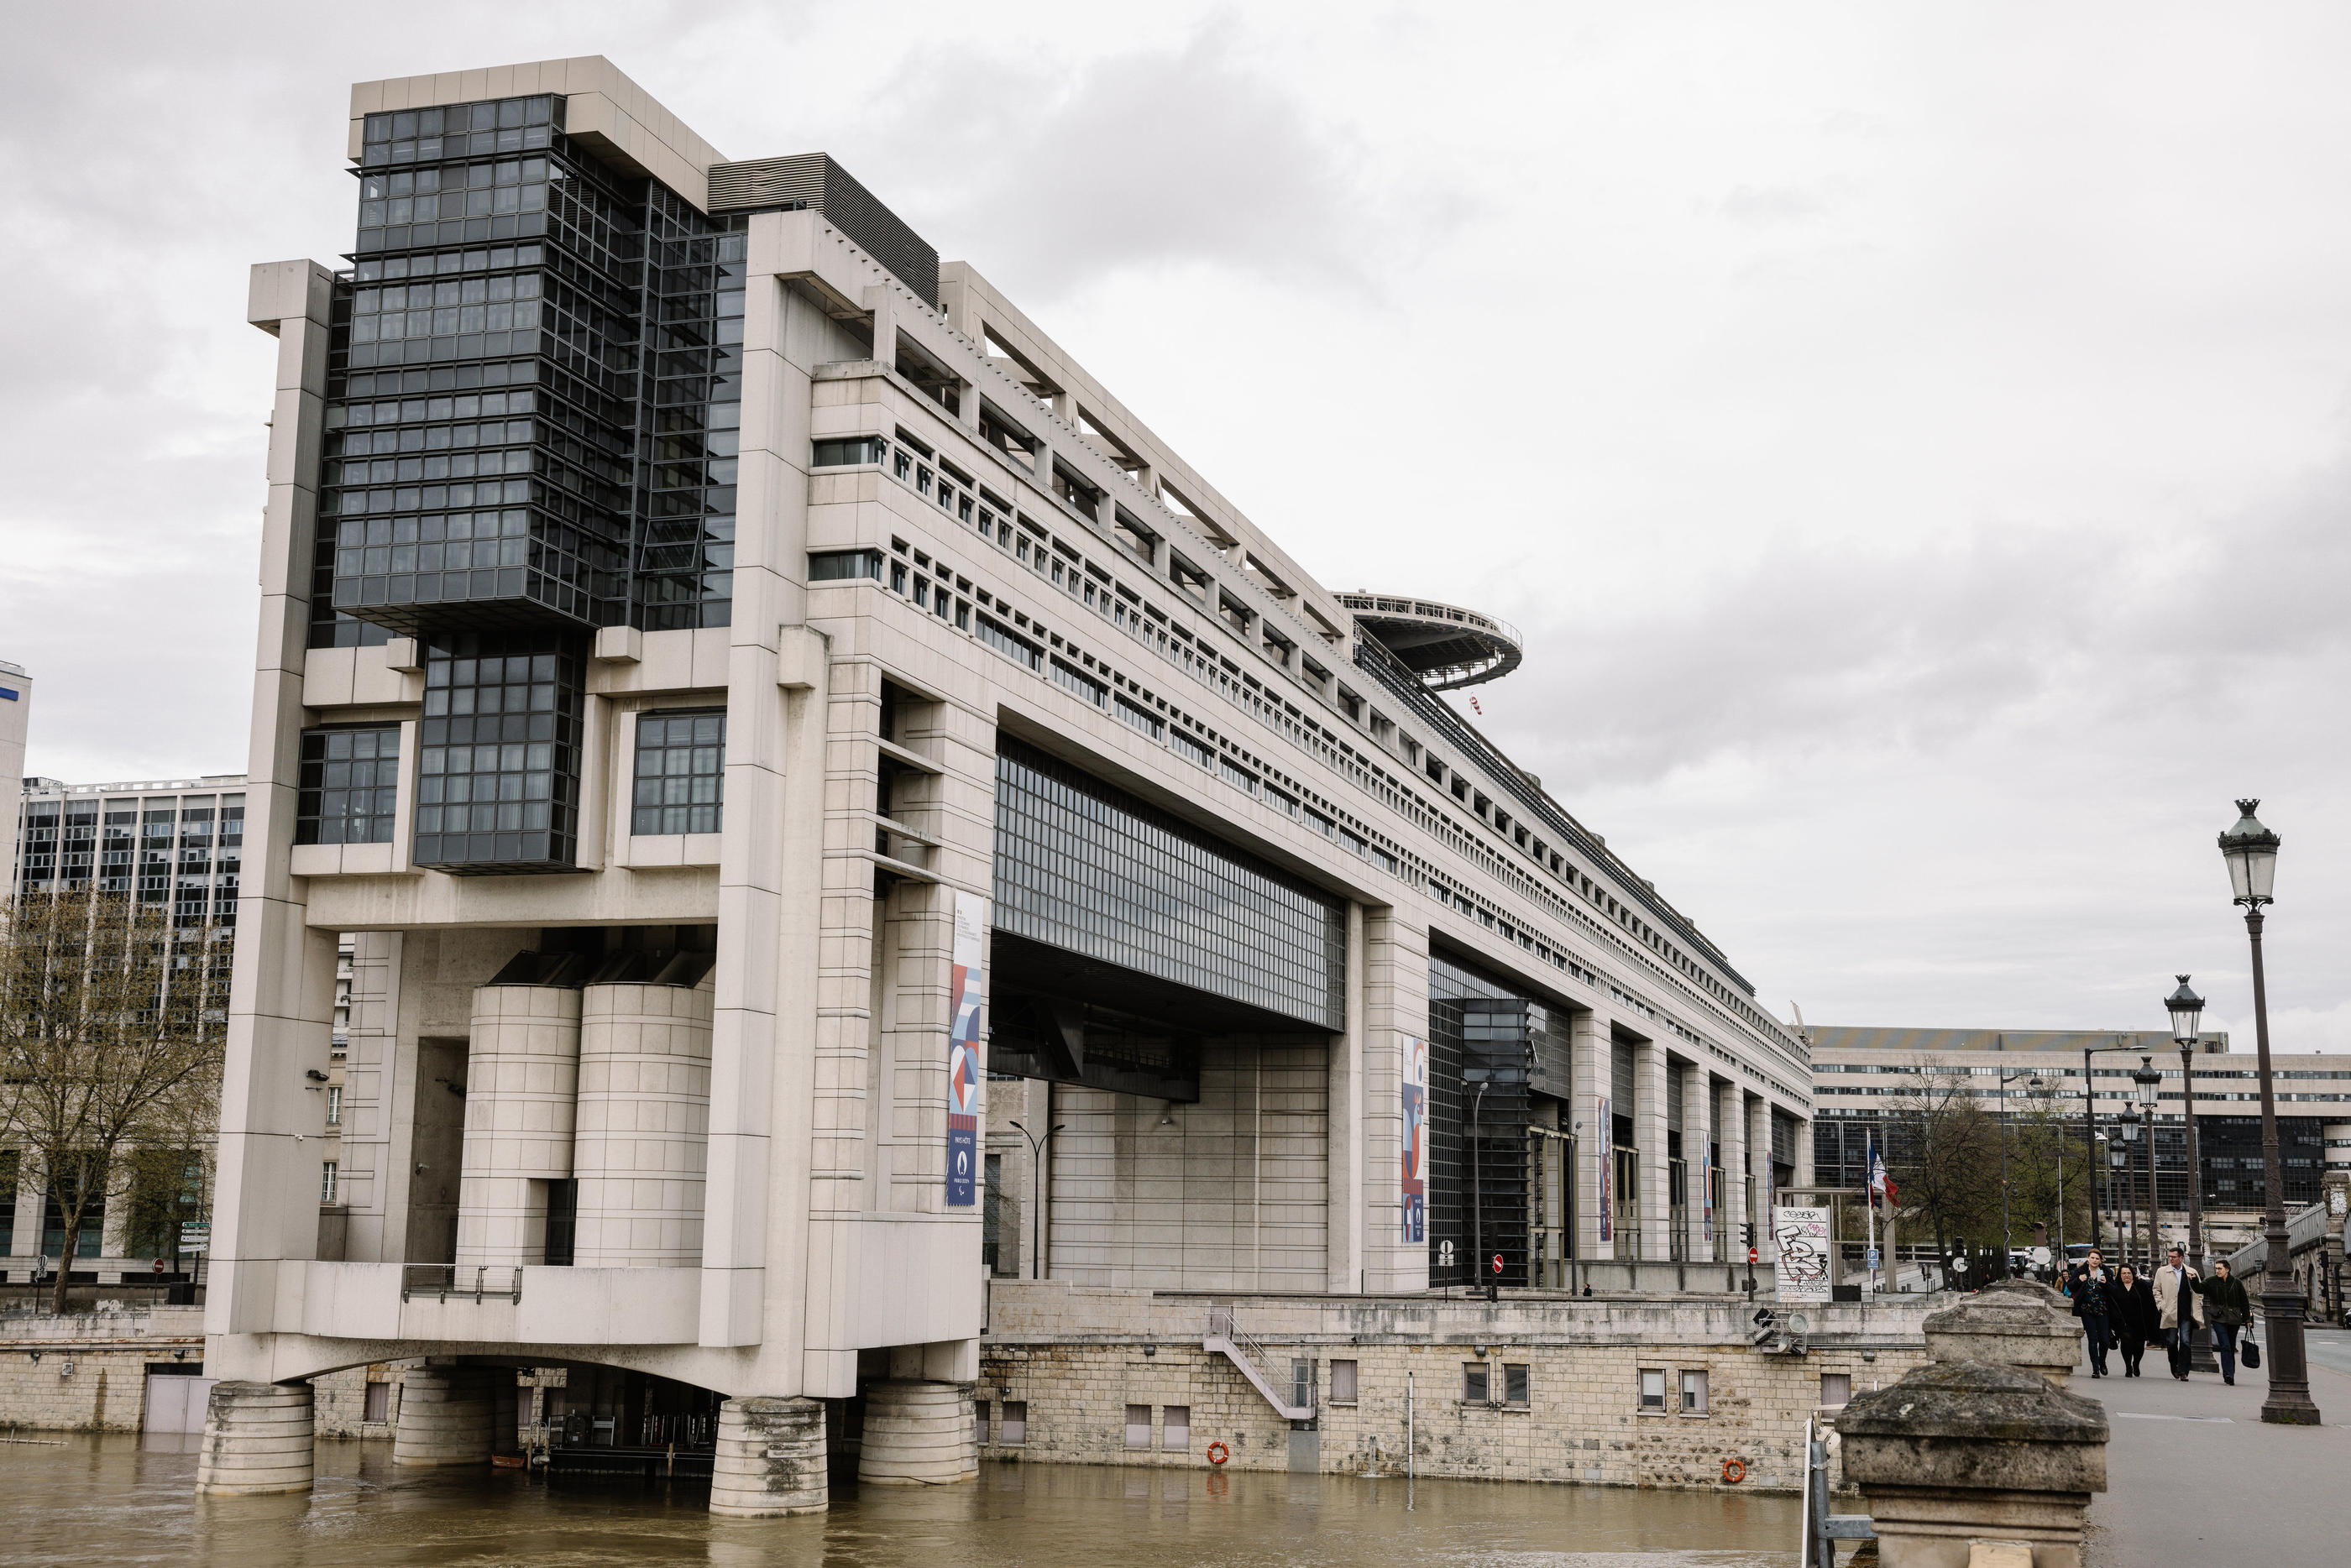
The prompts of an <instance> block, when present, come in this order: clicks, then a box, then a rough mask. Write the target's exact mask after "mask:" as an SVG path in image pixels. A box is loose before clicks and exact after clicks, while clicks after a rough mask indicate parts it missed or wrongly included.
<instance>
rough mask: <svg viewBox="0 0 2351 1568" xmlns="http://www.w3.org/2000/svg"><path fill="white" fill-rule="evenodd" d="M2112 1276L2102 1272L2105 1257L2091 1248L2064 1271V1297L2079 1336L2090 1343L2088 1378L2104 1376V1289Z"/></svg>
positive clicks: (2105, 1327)
mask: <svg viewBox="0 0 2351 1568" xmlns="http://www.w3.org/2000/svg"><path fill="white" fill-rule="evenodd" d="M2111 1282H2112V1277H2111V1276H2110V1275H2108V1274H2107V1272H2106V1259H2105V1253H2103V1252H2101V1251H2098V1249H2096V1248H2095V1247H2093V1248H2091V1249H2090V1255H2089V1256H2088V1257H2086V1258H2084V1259H2083V1260H2082V1261H2081V1262H2079V1263H2076V1264H2074V1266H2073V1267H2072V1268H2069V1269H2068V1270H2066V1271H2065V1294H2066V1295H2067V1296H2068V1297H2069V1298H2071V1300H2072V1302H2073V1305H2074V1316H2075V1317H2077V1318H2079V1319H2081V1320H2082V1335H2083V1337H2084V1338H2085V1339H2087V1340H2088V1341H2089V1343H2090V1376H2093V1377H2104V1376H2105V1375H2106V1335H2107V1332H2108V1330H2109V1329H2110V1328H2111V1326H2112V1324H2111V1322H2110V1320H2109V1319H2108V1316H2107V1313H2106V1286H2107V1285H2108V1284H2109V1283H2111Z"/></svg>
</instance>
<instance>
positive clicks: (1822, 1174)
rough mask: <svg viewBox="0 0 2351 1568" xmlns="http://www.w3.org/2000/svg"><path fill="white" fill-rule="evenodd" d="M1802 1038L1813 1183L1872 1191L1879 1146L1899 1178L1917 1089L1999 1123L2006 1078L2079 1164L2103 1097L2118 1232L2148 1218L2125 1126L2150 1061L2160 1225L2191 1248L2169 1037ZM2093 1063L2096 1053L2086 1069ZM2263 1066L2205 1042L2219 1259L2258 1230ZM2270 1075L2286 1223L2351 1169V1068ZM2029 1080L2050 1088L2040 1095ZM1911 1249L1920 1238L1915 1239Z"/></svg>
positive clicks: (1912, 1033) (2174, 1054) (2204, 1104)
mask: <svg viewBox="0 0 2351 1568" xmlns="http://www.w3.org/2000/svg"><path fill="white" fill-rule="evenodd" d="M1805 1033H1806V1035H1807V1036H1808V1037H1809V1039H1810V1040H1811V1043H1812V1054H1813V1105H1814V1106H1815V1109H1814V1111H1813V1117H1814V1120H1813V1158H1814V1175H1813V1179H1814V1180H1816V1181H1818V1182H1820V1183H1822V1184H1823V1185H1834V1186H1842V1187H1851V1188H1858V1187H1860V1186H1861V1185H1862V1184H1863V1183H1864V1182H1865V1180H1866V1179H1867V1167H1866V1165H1865V1149H1867V1148H1869V1147H1878V1148H1887V1147H1891V1148H1893V1149H1894V1150H1895V1151H1896V1152H1895V1154H1894V1155H1893V1156H1891V1157H1889V1164H1891V1165H1893V1166H1894V1168H1896V1171H1897V1172H1898V1171H1899V1170H1900V1168H1901V1159H1902V1158H1903V1155H1904V1153H1905V1151H1906V1145H1905V1139H1906V1137H1907V1136H1908V1135H1907V1131H1906V1130H1905V1128H1904V1127H1902V1125H1901V1124H1902V1122H1903V1120H1904V1113H1905V1110H1906V1108H1908V1107H1915V1106H1916V1105H1917V1103H1918V1101H1919V1098H1920V1095H1921V1085H1926V1084H1929V1083H1931V1084H1933V1085H1937V1087H1936V1089H1935V1091H1934V1092H1935V1093H1936V1094H1938V1095H1942V1094H1958V1095H1965V1096H1972V1097H1974V1098H1975V1099H1976V1100H1977V1102H1978V1103H1979V1104H1980V1105H1981V1106H1982V1107H1983V1108H1984V1110H1985V1111H1986V1112H1988V1113H1990V1114H1991V1115H1993V1116H1997V1115H1998V1114H1999V1111H2000V1106H2001V1085H2000V1079H2001V1075H2012V1076H2013V1077H2014V1080H2015V1081H2013V1082H2011V1084H2009V1085H2008V1088H2007V1105H2008V1109H2009V1112H2010V1114H2011V1116H2016V1117H2023V1116H2039V1115H2043V1114H2046V1115H2049V1116H2057V1117H2062V1118H2063V1120H2062V1126H2063V1127H2065V1128H2066V1129H2068V1131H2069V1132H2070V1134H2071V1136H2072V1137H2073V1138H2074V1144H2075V1147H2076V1148H2077V1150H2078V1148H2079V1147H2080V1140H2082V1139H2084V1138H2085V1137H2091V1136H2093V1135H2092V1133H2091V1132H2089V1131H2086V1130H2085V1127H2084V1122H2083V1109H2084V1106H2083V1099H2082V1095H2083V1090H2084V1087H2085V1085H2087V1087H2088V1088H2089V1089H2090V1090H2091V1091H2092V1093H2093V1094H2094V1095H2095V1102H2094V1104H2095V1132H2096V1133H2098V1134H2104V1135H2105V1137H2106V1138H2107V1140H2108V1141H2107V1143H2106V1144H2105V1145H2104V1146H2101V1147H2103V1148H2105V1150H2107V1151H2111V1150H2113V1149H2115V1148H2117V1147H2119V1148H2121V1149H2123V1150H2124V1152H2125V1156H2126V1158H2125V1162H2124V1163H2123V1164H2122V1165H2121V1166H2120V1167H2118V1168H2117V1167H2116V1166H2114V1165H2113V1164H2112V1162H2111V1159H2108V1160H2107V1161H2106V1162H2105V1165H2104V1166H2103V1168H2100V1169H2099V1171H2098V1174H2097V1188H2096V1194H2097V1201H2098V1205H2099V1208H2100V1210H2101V1212H2102V1213H2104V1214H2105V1215H2106V1216H2107V1221H2106V1222H2107V1223H2108V1224H2109V1225H2111V1224H2112V1223H2113V1220H2114V1217H2115V1216H2116V1215H2117V1214H2119V1215H2121V1216H2123V1217H2124V1219H2125V1220H2126V1222H2127V1220H2128V1217H2129V1216H2130V1215H2131V1214H2132V1213H2134V1212H2137V1213H2142V1214H2143V1213H2144V1211H2145V1210H2146V1207H2147V1168H2146V1161H2145V1153H2144V1151H2145V1148H2146V1147H2147V1146H2146V1144H2145V1143H2144V1142H2143V1141H2141V1142H2130V1141H2127V1140H2126V1137H2125V1136H2124V1133H2123V1127H2124V1124H2125V1123H2126V1122H2127V1123H2131V1124H2136V1123H2137V1122H2138V1120H2139V1100H2138V1097H2137V1085H2136V1084H2135V1083H2134V1082H2133V1080H2132V1075H2133V1074H2135V1073H2137V1072H2139V1071H2140V1070H2141V1061H2142V1058H2145V1059H2147V1063H2148V1064H2149V1065H2151V1066H2152V1067H2153V1069H2154V1070H2155V1071H2156V1072H2158V1073H2160V1074H2161V1075H2163V1082H2162V1084H2161V1085H2160V1086H2159V1088H2158V1091H2157V1099H2156V1107H2157V1108H2156V1114H2155V1192H2156V1201H2157V1207H2158V1215H2157V1222H2158V1225H2159V1226H2160V1227H2161V1228H2162V1230H2163V1231H2164V1233H2165V1234H2166V1235H2167V1236H2168V1237H2175V1238H2176V1237H2183V1236H2185V1235H2186V1234H2187V1230H2188V1190H2189V1189H2188V1130H2187V1123H2186V1120H2185V1119H2184V1116H2183V1100H2182V1093H2181V1085H2180V1064H2179V1044H2178V1043H2177V1042H2176V1041H2174V1040H2173V1039H2172V1037H2171V1034H2170V1032H2169V1031H2168V1030H2146V1031H2131V1030H2110V1029H2109V1030H2086V1029H2085V1030H2050V1029H2009V1030H1993V1029H1895V1028H1885V1029H1867V1028H1840V1027H1834V1026H1822V1025H1813V1026H1809V1027H1808V1028H1807V1029H1806V1030H1805ZM2085 1051H2087V1052H2090V1053H2091V1054H2090V1056H2089V1057H2088V1059H2087V1061H2086V1062H2085V1059H2084V1056H2083V1053H2084V1052H2085ZM2256 1060H2257V1059H2256V1058H2255V1057H2254V1056H2253V1055H2252V1054H2251V1053H2249V1052H2236V1051H2231V1049H2230V1044H2229V1037H2228V1036H2227V1035H2226V1034H2223V1033H2206V1034H2204V1035H2203V1036H2201V1038H2200V1041H2199V1047H2198V1051H2197V1054H2196V1055H2195V1058H2194V1063H2195V1066H2194V1071H2195V1084H2194V1087H2195V1094H2196V1098H2195V1106H2194V1109H2195V1115H2196V1138H2197V1153H2198V1155H2199V1164H2200V1166H2201V1180H2202V1183H2203V1192H2202V1201H2203V1206H2204V1224H2205V1229H2206V1233H2207V1237H2208V1240H2209V1241H2210V1244H2211V1245H2212V1246H2213V1247H2214V1248H2216V1249H2218V1250H2219V1251H2220V1252H2222V1253H2226V1252H2228V1251H2233V1250H2234V1249H2235V1248H2237V1247H2239V1246H2241V1245H2242V1244H2243V1243H2244V1242H2246V1241H2251V1240H2252V1239H2254V1238H2255V1237H2256V1236H2258V1235H2259V1234H2260V1232H2261V1229H2262V1204H2263V1202H2264V1201H2265V1199H2264V1196H2263V1193H2264V1185H2263V1184H2264V1181H2265V1179H2266V1178H2265V1175H2264V1166H2263V1160H2262V1116H2261V1083H2260V1079H2259V1077H2258V1075H2257V1072H2256V1068H2255V1063H2256ZM2270 1063H2271V1069H2272V1072H2273V1077H2274V1087H2275V1091H2276V1096H2277V1116H2278V1152H2279V1159H2280V1163H2281V1165H2282V1168H2283V1180H2284V1189H2285V1201H2286V1206H2287V1209H2288V1210H2289V1211H2291V1210H2295V1209H2299V1208H2301V1207H2303V1206H2304V1205H2307V1204H2311V1203H2314V1202H2316V1201H2317V1200H2318V1198H2319V1194H2320V1188H2321V1182H2322V1180H2323V1179H2324V1177H2325V1172H2326V1170H2327V1169H2329V1168H2334V1169H2338V1170H2339V1169H2346V1168H2351V1057H2345V1056H2327V1055H2315V1054H2279V1053H2275V1052H2273V1053H2272V1054H2271V1057H2270ZM2085 1071H2086V1072H2087V1074H2088V1076H2087V1077H2086V1078H2085V1076H2084V1074H2085ZM2033 1078H2038V1079H2039V1080H2040V1081H2041V1085H2044V1086H2043V1087H2039V1088H2036V1087H2035V1086H2034V1085H2032V1079H2033ZM1889 1139H1890V1140H1891V1141H1890V1142H1889ZM2072 1239H2073V1240H2074V1241H2083V1240H2086V1238H2085V1237H2081V1236H2075V1237H2074V1238H2072ZM1906 1240H1908V1241H1924V1240H1926V1238H1925V1237H1924V1236H1922V1235H1917V1234H1915V1233H1914V1234H1913V1235H1911V1236H1909V1237H1907V1238H1906Z"/></svg>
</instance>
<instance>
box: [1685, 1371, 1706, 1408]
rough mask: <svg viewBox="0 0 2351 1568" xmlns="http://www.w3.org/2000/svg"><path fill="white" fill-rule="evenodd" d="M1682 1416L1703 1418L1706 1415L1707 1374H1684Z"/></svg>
mask: <svg viewBox="0 0 2351 1568" xmlns="http://www.w3.org/2000/svg"><path fill="white" fill-rule="evenodd" d="M1682 1414H1683V1415H1685V1416H1703V1415H1705V1414H1706V1374H1705V1373H1703V1372H1685V1373H1683V1374H1682Z"/></svg>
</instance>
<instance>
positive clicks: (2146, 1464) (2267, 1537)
mask: <svg viewBox="0 0 2351 1568" xmlns="http://www.w3.org/2000/svg"><path fill="white" fill-rule="evenodd" d="M2310 1340H2311V1352H2312V1354H2311V1356H2310V1362H2311V1368H2310V1394H2311V1397H2312V1398H2313V1399H2314V1400H2316V1401H2317V1404H2318V1408H2319V1410H2320V1411H2321V1413H2322V1414H2324V1415H2325V1418H2326V1420H2327V1422H2328V1425H2326V1426H2324V1427H2319V1428H2296V1427H2271V1426H2265V1425H2263V1424H2262V1399H2263V1398H2264V1397H2267V1395H2268V1393H2269V1379H2268V1376H2267V1373H2266V1370H2264V1371H2262V1372H2247V1371H2245V1370H2244V1369H2243V1368H2242V1367H2240V1368H2238V1371H2237V1386H2235V1387H2233V1388H2231V1387H2229V1386H2226V1385H2225V1384H2223V1383H2222V1382H2221V1381H2220V1374H2219V1373H2217V1372H2199V1373H2196V1374H2194V1375H2193V1376H2190V1377H2189V1380H2188V1381H2187V1382H2185V1383H2179V1382H2174V1381H2173V1380H2172V1377H2171V1374H2170V1372H2169V1371H2168V1369H2167V1367H2166V1366H2165V1364H2164V1359H2163V1353H2162V1351H2161V1350H2160V1349H2159V1348H2157V1347H2153V1346H2150V1347H2149V1348H2148V1351H2147V1362H2146V1370H2147V1375H2146V1376H2143V1377H2131V1378H2126V1377H2124V1376H2121V1370H2122V1357H2120V1356H2119V1355H2113V1356H2109V1357H2108V1358H2107V1359H2108V1361H2109V1362H2110V1363H2111V1365H2112V1366H2114V1367H2115V1370H2116V1375H2115V1376H2111V1377H2101V1378H2098V1379H2096V1380H2095V1381H2093V1380H2092V1378H2091V1376H2090V1373H2089V1366H2088V1364H2087V1363H2086V1362H2085V1363H2084V1365H2083V1366H2082V1367H2081V1369H2080V1370H2078V1371H2076V1372H2075V1373H2074V1377H2073V1381H2072V1383H2071V1385H2070V1386H2071V1387H2072V1389H2073V1390H2074V1392H2075V1393H2077V1394H2086V1395H2088V1396H2089V1397H2091V1398H2093V1399H2097V1400H2101V1401H2103V1402H2104V1403H2105V1407H2106V1420H2107V1426H2108V1428H2109V1430H2110V1432H2111V1437H2110V1438H2109V1440H2108V1442H2107V1445H2106V1490H2105V1491H2104V1492H2101V1493H2100V1494H2098V1495H2097V1496H2096V1497H2095V1498H2094V1499H2092V1500H2091V1502H2090V1518H2089V1531H2088V1534H2087V1537H2086V1539H2085V1552H2084V1568H2147V1565H2148V1564H2151V1563H2169V1564H2187V1563H2215V1562H2258V1563H2269V1564H2275V1565H2277V1568H2304V1565H2305V1564H2307V1565H2309V1568H2319V1565H2321V1564H2335V1563H2343V1562H2345V1561H2346V1554H2351V1548H2346V1538H2345V1532H2344V1511H2343V1502H2344V1496H2343V1492H2342V1490H2341V1489H2342V1488H2343V1486H2344V1484H2345V1482H2346V1480H2351V1373H2346V1371H2339V1370H2336V1368H2338V1367H2346V1366H2351V1355H2346V1351H2351V1344H2346V1341H2345V1335H2344V1334H2343V1333H2342V1331H2340V1330H2333V1331H2328V1330H2314V1331H2313V1332H2312V1333H2311V1335H2310Z"/></svg>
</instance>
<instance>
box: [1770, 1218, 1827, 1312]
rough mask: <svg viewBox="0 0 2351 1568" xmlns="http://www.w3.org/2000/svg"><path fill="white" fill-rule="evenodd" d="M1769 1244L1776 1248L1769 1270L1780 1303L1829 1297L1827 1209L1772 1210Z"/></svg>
mask: <svg viewBox="0 0 2351 1568" xmlns="http://www.w3.org/2000/svg"><path fill="white" fill-rule="evenodd" d="M1771 1244H1772V1245H1773V1247H1775V1248H1776V1249H1777V1250H1778V1251H1779V1257H1778V1258H1777V1259H1776V1260H1775V1261H1774V1262H1773V1263H1772V1272H1773V1273H1774V1275H1775V1276H1776V1277H1777V1279H1778V1282H1779V1287H1780V1300H1782V1301H1783V1302H1824V1301H1826V1300H1828V1299H1829V1294H1830V1292H1829V1211H1828V1210H1825V1209H1779V1208H1774V1209H1773V1210H1771Z"/></svg>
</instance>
